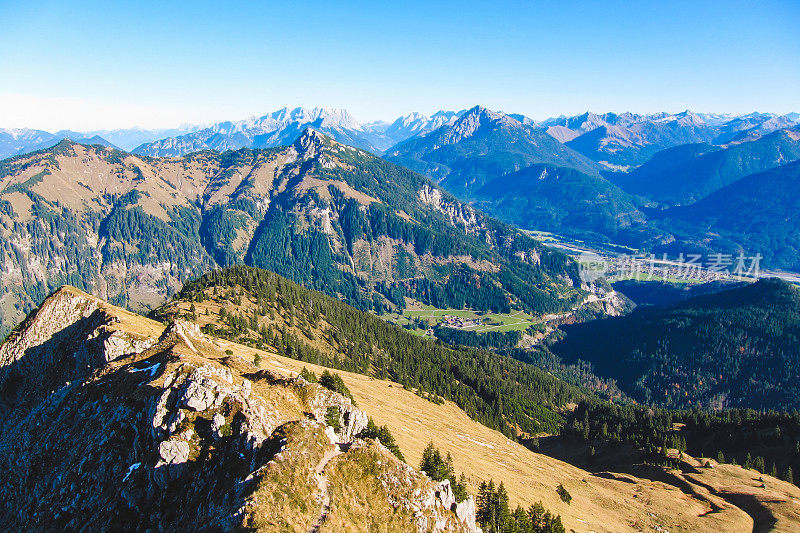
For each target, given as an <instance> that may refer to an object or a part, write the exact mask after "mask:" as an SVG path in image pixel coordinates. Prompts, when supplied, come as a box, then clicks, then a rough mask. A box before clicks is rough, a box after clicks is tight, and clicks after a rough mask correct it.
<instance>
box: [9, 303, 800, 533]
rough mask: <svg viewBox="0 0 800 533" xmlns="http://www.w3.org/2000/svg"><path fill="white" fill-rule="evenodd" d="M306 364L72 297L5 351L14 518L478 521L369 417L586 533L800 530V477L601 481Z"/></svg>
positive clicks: (713, 473)
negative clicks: (799, 481)
mask: <svg viewBox="0 0 800 533" xmlns="http://www.w3.org/2000/svg"><path fill="white" fill-rule="evenodd" d="M200 303H203V302H200ZM339 305H341V304H339ZM298 316H303V315H302V314H301V312H300V311H299V310H298ZM75 359H77V362H78V363H79V364H76V365H74V366H73V365H70V364H64V363H65V362H69V361H72V360H75ZM84 363H88V364H89V367H88V368H87V367H86V366H85V365H84ZM303 367H306V368H307V369H310V370H311V371H312V372H315V373H321V372H323V371H324V370H325V369H324V368H323V367H318V366H316V365H312V364H308V363H301V362H298V361H295V360H292V359H287V358H285V357H281V356H280V355H277V354H276V353H274V352H269V351H261V350H258V349H255V348H250V347H246V346H242V345H240V344H236V343H234V342H230V341H226V340H221V339H216V338H214V337H211V336H208V335H205V334H203V333H201V332H199V331H198V330H197V329H196V327H195V326H193V325H192V324H190V323H187V322H183V321H175V322H172V323H170V324H169V325H167V326H165V325H164V324H161V323H158V322H155V321H152V320H147V319H145V318H143V317H139V316H136V315H133V314H131V313H129V312H126V311H124V310H122V309H119V308H115V307H113V306H110V305H108V304H106V303H104V302H102V301H99V300H97V299H96V298H93V297H90V296H88V295H86V294H85V293H81V292H80V291H77V290H75V289H71V288H64V289H62V290H61V291H59V292H58V293H56V294H55V295H53V296H52V297H50V298H48V299H47V300H46V302H45V303H44V305H43V306H42V307H41V309H40V310H39V311H37V312H36V313H34V314H32V315H31V317H30V318H29V320H28V321H27V322H26V324H25V325H24V326H22V327H21V328H19V330H17V332H16V333H15V335H14V336H13V337H12V338H11V339H9V340H8V341H6V342H5V343H4V344H3V345H0V378H2V379H0V381H2V382H3V383H4V384H5V383H7V380H6V377H7V375H8V373H9V371H10V370H13V371H15V372H17V373H18V376H19V379H17V380H16V381H15V383H16V385H15V386H14V387H12V388H9V387H7V386H3V387H2V392H3V400H4V402H6V401H7V400H9V399H10V402H9V403H10V404H11V406H12V407H11V410H10V411H7V410H4V411H2V414H1V415H0V416H2V417H3V421H4V423H3V424H2V425H0V449H1V450H2V452H3V453H2V454H0V464H2V466H3V469H4V470H3V471H4V472H6V473H8V474H10V475H7V476H5V477H4V478H3V480H2V481H1V482H0V506H2V507H1V508H2V509H3V516H4V519H5V522H4V523H5V524H6V525H7V526H8V527H10V528H12V529H18V528H24V529H28V530H33V531H39V530H50V529H52V528H53V527H57V528H62V529H70V528H77V527H79V526H80V525H83V524H85V523H86V522H87V521H91V523H92V524H95V525H97V527H101V528H103V527H106V526H107V527H109V528H114V529H127V528H131V529H137V528H141V527H142V525H147V526H149V527H153V528H154V529H161V528H170V527H173V528H176V529H198V528H210V529H234V528H237V527H242V526H244V527H245V528H247V529H249V530H256V531H275V530H308V529H310V528H311V527H312V526H314V525H315V524H319V525H321V527H320V531H338V530H355V529H359V528H369V529H379V528H387V529H388V530H391V531H474V527H473V523H474V522H472V520H473V519H474V517H475V514H474V513H475V506H474V505H473V504H471V503H470V500H469V499H468V500H466V501H465V502H462V504H456V503H455V502H454V501H453V497H452V492H451V491H450V490H449V485H448V484H447V483H434V482H432V481H431V480H430V479H429V478H428V477H426V476H423V475H422V474H420V473H418V472H417V471H416V470H414V469H413V468H411V467H409V466H408V465H405V464H402V463H401V462H400V461H398V460H397V459H396V458H395V457H394V456H393V455H392V454H390V453H389V452H388V451H387V449H386V448H384V447H383V446H381V445H379V444H378V443H377V442H375V441H373V440H372V439H361V438H358V437H357V436H356V432H358V430H359V428H360V427H362V426H363V424H365V423H366V417H367V416H369V417H370V418H372V419H374V420H375V422H376V423H377V424H379V425H386V426H387V427H388V428H389V430H390V432H391V433H392V434H394V435H396V436H397V443H398V444H399V446H400V449H401V450H402V452H403V453H404V455H406V457H407V458H408V459H409V463H410V464H417V463H418V462H419V460H420V459H421V457H422V449H423V448H424V447H425V446H426V445H427V443H428V442H431V441H432V442H433V443H434V444H435V445H436V446H437V447H439V448H440V449H441V450H442V452H443V453H448V454H452V457H453V464H454V466H455V469H456V471H457V472H461V473H465V474H466V475H467V480H466V481H467V485H468V487H470V488H471V489H474V488H476V487H477V486H478V484H479V483H480V481H482V480H485V479H486V478H487V477H491V478H492V479H494V481H495V482H496V483H499V482H503V483H504V485H505V487H506V490H507V491H508V492H509V499H510V502H511V504H512V505H516V504H521V505H525V506H526V507H527V506H528V505H530V504H533V503H535V502H537V501H542V502H543V503H544V504H545V508H546V509H549V510H552V511H553V512H555V513H557V514H559V515H561V516H562V521H563V523H564V525H565V526H566V528H569V529H572V530H575V531H582V530H592V531H598V532H619V531H640V530H641V529H642V528H643V527H646V528H650V529H653V530H656V531H659V530H664V529H667V530H670V531H701V532H706V531H708V532H712V531H731V532H740V531H741V532H744V531H752V530H753V529H754V526H756V525H758V524H760V523H763V518H759V520H760V522H758V523H755V524H754V520H753V519H752V518H751V517H750V516H748V514H747V513H751V514H752V515H753V516H756V517H762V515H763V514H764V513H767V515H768V516H769V517H770V518H771V519H772V522H771V524H772V526H774V527H775V528H777V529H778V530H781V528H788V529H787V530H791V528H792V527H793V526H795V525H796V523H797V522H796V520H797V519H796V516H794V515H793V514H792V509H793V508H792V507H791V504H790V503H789V504H787V502H791V501H792V499H796V498H797V497H798V496H800V492H798V489H797V487H794V486H792V485H790V484H788V483H785V482H781V481H778V480H776V479H774V478H772V477H770V476H767V475H764V476H763V480H764V483H765V485H762V487H761V488H758V487H756V486H752V485H753V484H752V483H748V482H750V481H751V479H752V476H753V472H752V471H745V470H743V469H741V468H739V467H734V466H730V465H717V464H716V463H714V465H715V468H713V469H708V468H705V469H704V468H702V464H703V463H702V461H697V460H695V459H693V458H692V457H688V456H684V461H685V463H686V466H685V468H684V470H683V472H682V473H681V472H675V473H666V472H664V473H662V477H661V479H660V480H659V481H651V480H649V479H646V478H644V477H642V476H640V475H637V474H634V473H631V472H629V471H627V470H624V471H623V472H622V473H616V471H603V472H600V473H596V474H593V473H591V472H590V471H587V470H583V469H581V468H576V467H575V466H572V465H570V464H567V463H565V462H562V461H559V460H556V459H552V458H550V457H547V456H545V455H542V454H539V453H534V452H531V451H530V450H527V449H526V448H523V447H522V446H520V445H519V444H516V443H514V442H511V441H509V440H508V439H506V438H504V437H503V436H502V435H500V434H499V433H497V432H494V431H492V430H489V429H488V428H486V427H485V426H481V425H480V424H477V423H476V422H475V421H473V420H470V419H469V417H467V415H466V414H465V413H464V412H463V411H461V410H460V409H458V408H457V407H456V406H455V405H453V404H452V403H450V402H444V403H441V404H439V403H432V402H431V401H428V400H426V399H424V398H421V397H419V396H417V395H415V394H414V393H413V392H412V391H409V390H405V389H404V388H403V387H399V386H397V384H396V383H392V382H389V381H383V380H377V379H373V378H369V377H366V376H363V375H358V374H350V373H341V374H340V377H341V378H342V381H343V383H344V384H345V385H346V387H347V388H349V389H350V392H351V393H352V396H353V398H354V399H355V400H356V401H357V404H358V406H359V407H355V406H354V404H353V403H352V402H351V401H350V400H348V399H347V398H345V397H343V396H342V395H340V394H337V393H335V392H331V391H329V390H328V389H325V388H323V387H320V386H318V385H315V384H313V383H309V382H308V381H306V380H305V379H303V378H301V377H298V376H297V374H298V373H299V372H300V371H301V369H302V368H303ZM73 368H74V370H72V369H73ZM31 375H35V376H36V378H37V379H25V378H27V377H28V376H31ZM304 375H306V376H308V375H309V372H308V370H306V371H305V372H304ZM40 377H45V378H46V380H45V381H44V382H42V381H40V379H39V378H40ZM51 387H52V388H51ZM51 390H54V391H55V392H51ZM9 403H4V407H5V406H8V405H9ZM331 410H333V411H335V412H338V417H337V419H336V420H334V419H333V416H329V415H328V413H329V411H331ZM8 420H13V421H14V423H11V424H9V423H6V422H7V421H8ZM334 425H338V426H339V429H335V428H334ZM334 443H337V444H338V443H344V444H345V445H344V446H339V447H338V450H337V446H336V445H335V444H334ZM616 449H617V450H619V447H617V448H616ZM623 453H624V452H623ZM618 454H619V452H618ZM620 459H622V456H621V455H620ZM631 459H632V460H635V459H634V458H631ZM43 465H44V466H46V467H45V468H42V466H43ZM637 472H641V473H643V474H646V473H647V472H648V467H647V466H643V467H641V468H638V469H637ZM559 485H561V486H563V487H564V488H565V489H566V490H567V491H568V493H569V494H570V496H571V501H570V502H569V503H567V502H564V501H563V500H562V499H561V498H560V497H559V493H558V490H557V488H558V486H559ZM711 487H713V489H712V488H711ZM326 495H327V496H328V497H327V498H326V497H325V496H326ZM737 498H738V500H737ZM726 500H728V501H726ZM736 501H739V502H740V503H738V505H740V506H741V507H737V504H733V503H730V502H736ZM742 502H746V504H744V503H742ZM453 508H454V509H455V512H453V511H452V510H451V509H453ZM743 509H744V510H746V511H747V512H745V511H744V510H743ZM759 527H760V526H759Z"/></svg>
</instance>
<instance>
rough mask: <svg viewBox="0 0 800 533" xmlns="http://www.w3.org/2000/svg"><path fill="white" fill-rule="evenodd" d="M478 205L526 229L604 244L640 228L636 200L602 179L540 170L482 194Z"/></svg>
mask: <svg viewBox="0 0 800 533" xmlns="http://www.w3.org/2000/svg"><path fill="white" fill-rule="evenodd" d="M475 195H476V197H477V198H478V199H479V200H478V202H477V205H479V206H480V207H481V208H482V209H484V210H485V211H486V212H487V213H490V214H492V215H493V216H496V217H498V218H500V219H501V220H505V221H508V222H510V223H512V224H515V225H517V226H519V227H521V228H525V229H531V230H538V231H548V232H552V233H558V234H561V235H568V236H572V237H578V238H584V239H588V240H597V239H600V240H603V239H607V238H609V237H611V238H616V239H617V240H619V239H620V238H622V239H629V237H628V236H622V235H620V234H622V233H624V232H626V231H630V229H631V228H632V227H635V226H640V225H641V224H642V223H643V222H644V221H645V216H644V215H643V214H642V213H641V212H640V211H639V210H638V206H637V203H638V202H637V199H636V198H634V197H632V196H631V195H629V194H627V193H625V192H623V191H622V190H621V189H619V188H618V187H617V186H615V185H614V184H612V183H610V182H609V181H607V180H606V179H604V178H601V177H598V176H589V175H587V174H584V173H583V172H580V171H578V170H575V169H571V168H565V167H557V166H552V165H544V164H535V165H531V166H529V167H526V168H524V169H522V170H519V171H517V172H514V173H512V174H507V175H505V176H500V177H498V178H494V179H493V180H491V181H489V182H488V183H487V184H486V185H484V186H483V187H481V188H480V189H478V191H477V192H476V194H475Z"/></svg>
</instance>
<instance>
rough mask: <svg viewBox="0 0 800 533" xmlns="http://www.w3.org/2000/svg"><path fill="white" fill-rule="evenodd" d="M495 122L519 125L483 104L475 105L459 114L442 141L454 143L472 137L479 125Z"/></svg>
mask: <svg viewBox="0 0 800 533" xmlns="http://www.w3.org/2000/svg"><path fill="white" fill-rule="evenodd" d="M487 124H496V125H500V126H514V125H517V126H519V125H521V123H520V122H519V121H518V120H516V119H514V118H512V117H510V116H508V115H506V114H504V113H499V112H497V111H492V110H490V109H487V108H485V107H483V106H480V105H476V106H475V107H473V108H472V109H470V110H469V111H467V112H466V113H464V114H463V115H461V116H460V117H459V118H458V119H457V120H456V121H455V123H453V126H452V127H451V128H450V130H449V131H448V132H447V133H446V134H445V136H444V139H443V141H444V142H445V144H455V143H457V142H459V141H461V140H462V139H466V138H468V137H472V136H473V135H474V134H475V132H476V131H478V129H479V128H480V127H481V126H485V125H487Z"/></svg>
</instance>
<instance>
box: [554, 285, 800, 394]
mask: <svg viewBox="0 0 800 533" xmlns="http://www.w3.org/2000/svg"><path fill="white" fill-rule="evenodd" d="M562 329H563V330H564V332H565V333H566V338H565V339H564V340H562V341H560V342H558V343H556V344H555V345H554V346H553V351H554V352H556V353H557V354H559V355H561V356H562V357H563V358H564V359H565V360H567V361H575V360H577V359H583V360H585V361H588V362H590V363H592V364H593V365H594V368H595V371H596V372H597V373H598V374H599V375H601V376H604V377H613V378H615V379H617V383H618V385H619V386H620V388H621V389H622V390H624V391H625V392H627V393H628V394H630V395H631V396H632V397H634V398H636V399H637V400H638V401H641V402H646V403H653V404H656V405H663V406H669V407H692V406H696V405H702V406H707V407H714V408H721V407H742V408H745V407H749V408H753V409H781V410H792V409H798V408H799V407H800V396H799V395H798V391H797V387H796V386H795V384H796V382H797V380H798V379H800V359H798V352H797V347H798V346H800V294H799V293H798V290H797V288H795V287H793V286H791V285H789V284H787V283H785V282H782V281H779V280H762V281H759V282H757V283H754V284H750V285H747V286H744V287H740V288H735V289H731V290H728V291H722V292H718V293H714V294H710V295H704V296H698V297H695V298H691V299H689V300H686V301H685V302H682V303H679V304H676V305H673V306H670V307H666V308H642V309H637V310H635V311H634V312H633V313H631V314H629V315H626V316H623V317H618V318H610V319H604V320H597V321H593V322H589V323H586V324H580V325H574V326H563V327H562Z"/></svg>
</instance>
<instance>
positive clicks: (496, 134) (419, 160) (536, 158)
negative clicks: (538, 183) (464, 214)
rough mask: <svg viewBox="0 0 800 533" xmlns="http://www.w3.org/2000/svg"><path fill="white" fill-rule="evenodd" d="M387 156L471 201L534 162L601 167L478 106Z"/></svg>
mask: <svg viewBox="0 0 800 533" xmlns="http://www.w3.org/2000/svg"><path fill="white" fill-rule="evenodd" d="M386 158H387V159H388V160H390V161H394V162H397V163H399V164H401V165H405V166H408V167H409V168H411V169H413V170H416V171H418V172H423V173H425V174H427V175H429V176H431V177H432V178H434V179H436V180H437V181H438V182H439V183H440V184H441V185H442V186H443V187H444V188H445V189H447V190H448V191H450V192H452V193H453V194H455V195H456V196H459V197H462V198H470V197H471V196H472V194H473V193H475V191H477V190H478V189H479V188H480V187H482V186H483V185H484V184H485V183H486V182H488V181H489V180H491V179H493V178H495V177H498V176H502V175H504V174H508V173H511V172H515V171H517V170H520V169H522V168H524V167H527V166H530V165H532V164H534V163H548V164H552V165H558V166H565V167H572V168H576V169H578V170H581V171H583V172H586V173H588V174H592V175H597V166H596V164H595V163H593V162H591V161H589V160H588V159H586V158H585V157H584V156H582V155H580V154H578V153H577V152H574V151H573V150H570V149H569V148H567V147H565V146H564V145H562V144H561V143H559V142H558V141H556V140H555V139H553V138H552V137H550V136H549V135H547V134H546V133H545V132H544V131H542V130H540V129H538V128H535V127H533V126H530V125H525V124H522V123H521V122H519V121H517V120H516V119H514V118H511V117H510V116H508V115H504V114H502V113H495V112H492V111H489V110H488V109H485V108H483V107H480V106H476V107H474V108H472V109H470V110H469V111H467V112H465V113H464V114H463V115H461V116H460V117H459V118H458V120H456V121H455V123H453V124H452V125H451V126H442V127H441V128H439V129H437V130H435V131H433V132H431V133H429V134H427V135H425V136H423V137H419V138H414V139H410V140H408V141H405V142H403V143H400V144H399V145H397V146H395V147H394V148H391V149H390V150H388V151H387V152H386Z"/></svg>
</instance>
